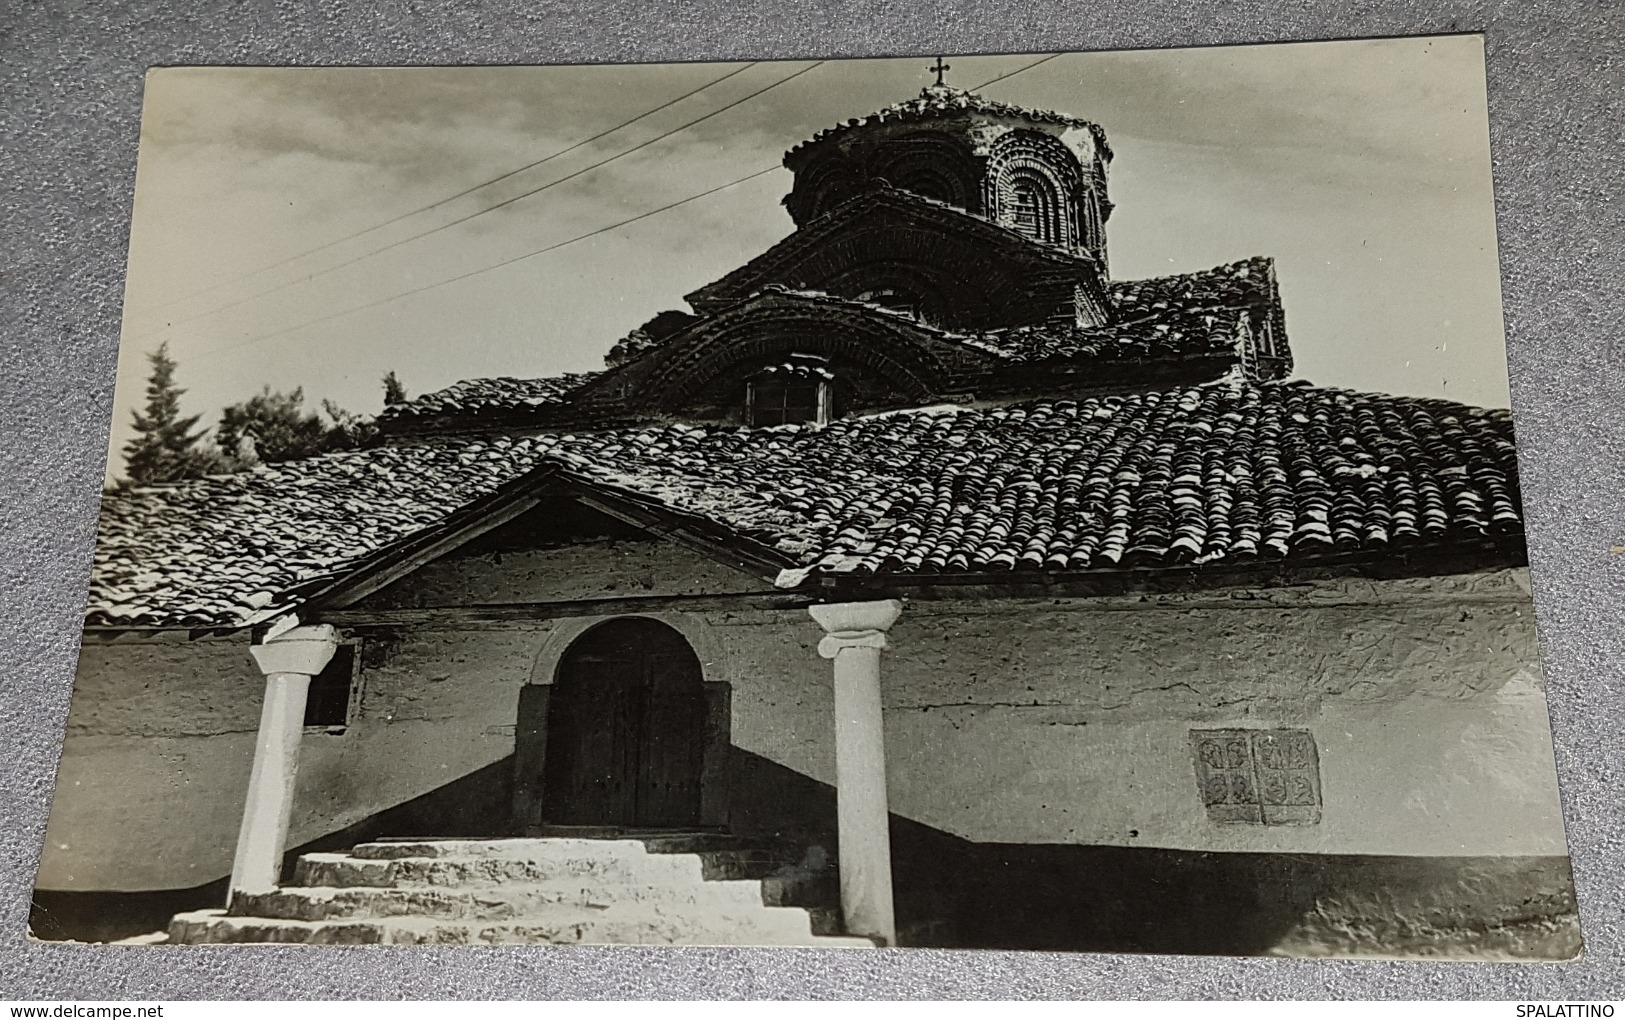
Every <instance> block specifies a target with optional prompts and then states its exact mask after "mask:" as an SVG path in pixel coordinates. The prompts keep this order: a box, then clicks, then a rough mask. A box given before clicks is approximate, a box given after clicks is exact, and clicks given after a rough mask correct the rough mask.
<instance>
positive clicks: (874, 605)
mask: <svg viewBox="0 0 1625 1020" xmlns="http://www.w3.org/2000/svg"><path fill="white" fill-rule="evenodd" d="M807 612H808V613H809V614H811V616H812V618H813V619H814V620H816V621H818V625H819V626H820V627H822V628H824V633H825V635H826V636H825V637H824V639H823V640H822V641H820V642H818V654H819V655H822V656H823V657H824V658H826V659H833V658H834V657H835V655H836V653H838V652H839V651H840V650H841V649H843V648H885V647H886V632H887V631H888V630H890V629H891V626H892V624H894V623H896V622H897V618H898V617H900V616H902V615H903V604H902V603H901V602H899V601H897V600H896V599H883V600H881V601H878V602H832V603H827V604H825V605H819V606H808V607H807Z"/></svg>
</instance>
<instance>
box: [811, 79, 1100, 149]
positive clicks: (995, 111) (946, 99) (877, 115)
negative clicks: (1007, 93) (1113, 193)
mask: <svg viewBox="0 0 1625 1020" xmlns="http://www.w3.org/2000/svg"><path fill="white" fill-rule="evenodd" d="M962 113H980V114H985V115H987V116H991V117H1012V118H1019V119H1022V120H1028V121H1033V122H1036V123H1044V124H1066V125H1069V126H1072V127H1081V128H1087V129H1088V130H1089V131H1090V132H1091V133H1092V134H1093V135H1094V136H1095V142H1096V144H1097V145H1099V147H1100V149H1101V152H1102V154H1103V155H1105V157H1106V158H1107V159H1110V158H1111V149H1110V148H1108V147H1107V145H1106V133H1105V132H1104V131H1102V130H1101V128H1100V126H1099V125H1098V124H1095V123H1093V122H1091V121H1087V120H1084V119H1083V118H1081V117H1074V116H1071V115H1070V114H1065V113H1057V112H1055V111H1054V110H1029V109H1027V108H1026V107H1022V106H1016V105H1015V104H1013V103H1001V102H999V101H998V100H996V99H987V98H985V97H983V96H979V95H977V94H976V93H974V92H968V91H966V90H965V89H958V88H954V87H953V86H952V85H927V86H926V87H925V88H923V89H921V90H920V94H919V95H918V96H915V97H914V98H913V99H906V100H904V101H903V102H900V103H893V104H892V105H890V106H886V107H882V108H881V109H879V110H876V111H875V112H874V113H871V114H869V115H868V116H867V117H854V118H852V119H851V120H849V121H847V122H845V123H844V124H837V125H835V126H834V127H830V128H825V129H824V130H822V131H820V132H818V133H817V134H815V135H813V136H812V137H811V138H809V139H807V140H806V141H805V142H802V143H801V144H799V145H797V146H796V147H795V148H793V149H791V150H790V152H791V153H795V152H798V151H800V150H801V149H803V148H805V147H807V146H809V145H813V144H816V143H818V142H821V141H823V140H824V139H826V138H830V137H832V136H834V135H838V134H841V133H842V132H844V131H850V130H852V129H853V128H857V127H867V126H869V125H872V124H880V123H883V122H885V121H893V120H895V121H915V120H930V119H932V118H935V117H951V116H955V115H957V114H962Z"/></svg>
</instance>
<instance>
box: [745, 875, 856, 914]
mask: <svg viewBox="0 0 1625 1020" xmlns="http://www.w3.org/2000/svg"><path fill="white" fill-rule="evenodd" d="M720 881H725V880H719V882H720ZM751 884H752V885H756V886H759V887H760V889H761V891H762V902H763V903H765V904H766V905H768V906H770V907H839V906H840V904H841V879H840V876H839V875H837V874H836V873H835V872H833V871H820V872H813V873H809V872H805V871H794V872H789V873H787V874H780V875H769V876H767V877H765V878H762V879H758V880H756V881H755V882H752V883H751Z"/></svg>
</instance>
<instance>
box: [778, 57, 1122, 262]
mask: <svg viewBox="0 0 1625 1020" xmlns="http://www.w3.org/2000/svg"><path fill="white" fill-rule="evenodd" d="M1111 158H1112V152H1111V147H1110V146H1109V145H1108V144H1107V142H1106V133H1105V132H1104V131H1103V130H1101V128H1100V126H1099V125H1098V124H1095V123H1093V122H1092V121H1088V120H1084V119H1082V118H1080V117H1074V116H1071V115H1070V114H1064V113H1057V112H1055V111H1053V110H1033V109H1028V108H1026V107H1022V106H1016V105H1014V104H1011V103H1004V102H1000V101H998V100H995V99H988V98H987V97H985V96H981V95H978V94H977V93H975V92H971V91H968V90H966V89H961V88H956V87H954V86H952V85H947V84H942V83H938V84H934V85H927V86H926V87H925V88H923V89H921V90H920V94H919V95H918V96H915V97H914V98H912V99H907V100H904V101H902V102H899V103H894V104H892V105H890V106H887V107H884V108H883V109H880V110H877V111H875V112H874V113H871V114H869V115H868V116H866V117H854V118H853V119H851V120H848V121H847V122H845V123H844V124H837V125H835V126H834V127H830V128H826V129H825V130H823V131H820V132H818V133H817V134H816V135H814V136H813V137H812V138H810V139H808V140H807V141H805V142H802V143H801V144H799V145H797V146H796V147H795V148H793V149H791V150H790V151H789V152H787V153H785V157H784V165H785V166H786V167H787V168H788V169H789V170H790V171H791V172H792V173H794V174H795V177H796V180H795V185H794V187H793V188H792V189H791V191H790V193H789V194H788V195H787V196H785V199H784V204H785V207H786V208H787V209H788V210H789V212H790V216H791V218H792V219H794V220H795V222H796V225H797V226H801V225H804V224H806V223H809V222H811V221H812V220H815V219H817V218H818V217H820V216H823V215H825V214H826V213H829V212H831V211H833V210H834V209H836V208H838V207H839V206H841V205H844V204H845V203H846V202H848V201H851V200H852V199H854V198H857V197H858V196H860V195H863V194H865V193H866V192H869V191H871V190H873V189H874V188H876V187H892V188H897V189H900V190H903V191H907V192H911V193H913V194H915V195H918V196H919V197H921V198H926V199H931V200H933V201H937V202H942V203H945V204H947V205H951V206H954V207H956V208H959V209H962V210H964V211H966V212H968V213H971V214H973V215H976V216H980V217H982V218H984V219H987V220H989V221H991V222H994V223H997V224H999V225H1000V226H1005V227H1009V228H1011V229H1013V230H1016V231H1018V232H1020V233H1022V234H1025V235H1027V236H1028V237H1030V238H1031V239H1032V240H1034V241H1036V242H1039V243H1041V244H1046V245H1051V246H1054V247H1059V248H1064V249H1066V250H1068V251H1072V252H1075V253H1077V254H1081V255H1088V256H1089V257H1091V258H1093V259H1094V260H1095V262H1096V263H1097V265H1099V266H1100V267H1101V268H1102V269H1104V267H1105V262H1106V235H1105V222H1106V218H1107V217H1108V216H1109V215H1110V213H1111V202H1110V201H1109V199H1108V198H1107V195H1106V167H1107V164H1108V163H1109V162H1110V161H1111Z"/></svg>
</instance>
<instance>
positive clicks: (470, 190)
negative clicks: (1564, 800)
mask: <svg viewBox="0 0 1625 1020" xmlns="http://www.w3.org/2000/svg"><path fill="white" fill-rule="evenodd" d="M757 63H759V61H751V62H750V63H748V64H743V65H741V66H739V67H736V68H734V69H733V70H732V71H729V72H728V73H727V74H725V75H723V76H722V77H720V78H713V79H711V80H710V81H708V82H706V83H705V84H704V85H701V86H700V87H699V88H697V89H692V90H690V91H688V92H684V93H683V94H682V95H680V96H678V97H677V98H676V99H670V100H667V101H666V102H664V103H661V104H660V105H659V106H656V107H653V108H652V109H648V110H645V111H643V112H642V113H640V114H638V115H637V116H636V117H633V118H632V119H630V120H623V121H621V122H620V123H619V124H616V125H615V126H614V127H612V128H608V129H607V130H604V131H600V132H598V133H597V134H596V135H593V136H592V137H590V138H583V139H581V140H580V141H579V142H574V143H572V144H570V145H567V146H565V147H564V148H562V149H559V150H557V151H556V152H550V153H548V154H547V155H545V156H543V157H542V158H541V159H536V160H532V161H531V162H529V163H526V164H525V165H524V166H520V167H515V168H514V169H512V170H509V171H508V172H506V173H503V174H499V175H497V176H496V177H492V178H490V179H488V180H484V181H481V182H480V183H478V184H475V185H472V186H470V187H467V188H464V189H463V190H462V191H459V192H457V193H456V194H455V195H447V196H446V197H445V198H442V199H438V200H436V201H433V202H430V203H429V204H428V205H423V206H419V207H418V208H416V209H413V210H410V211H409V212H403V213H400V214H399V215H396V216H392V217H390V218H389V219H387V220H384V221H383V222H381V223H374V224H373V225H372V226H370V227H365V228H363V229H361V230H357V231H354V232H352V233H349V234H345V235H343V236H342V237H335V238H333V239H332V240H331V241H324V242H323V243H321V244H318V245H316V246H315V247H314V248H307V249H305V250H304V251H302V252H298V253H296V254H293V255H289V256H288V257H287V258H284V259H279V260H277V261H276V262H271V263H268V264H266V265H263V266H260V267H259V268H258V269H251V270H249V271H248V272H246V273H239V274H238V275H236V276H233V277H230V278H229V279H225V280H219V281H216V282H215V283H212V284H209V285H208V286H207V287H201V288H199V289H198V290H194V291H190V292H189V293H186V294H182V295H180V296H179V297H175V298H171V299H170V300H168V301H165V302H164V303H163V304H161V305H157V306H156V308H168V307H169V306H170V305H173V304H176V303H178V302H180V301H185V300H188V299H189V298H194V297H198V296H199V295H202V294H207V293H209V292H211V291H215V290H219V289H220V288H221V287H225V286H229V285H230V284H233V283H236V282H238V281H240V280H248V279H252V278H253V277H256V276H259V275H260V274H261V273H268V272H270V271H271V270H273V269H279V268H281V267H282V266H285V265H287V264H288V263H290V262H297V261H299V260H300V259H302V258H308V257H309V256H311V255H315V254H317V253H318V252H323V251H326V250H327V249H329V248H333V247H336V246H337V245H340V244H343V243H344V242H346V241H353V240H355V239H356V238H358V237H365V236H366V235H368V234H371V233H375V232H377V231H379V230H382V229H384V228H385V227H389V226H393V225H395V224H396V223H399V222H401V221H402V220H408V219H411V218H412V217H414V216H418V215H421V214H423V213H426V212H429V211H431V210H434V209H438V208H440V207H441V206H443V205H450V204H451V203H452V202H455V201H457V200H458V199H459V198H465V197H467V196H469V195H472V194H474V192H476V191H483V190H484V189H486V188H489V187H491V186H492V185H494V184H501V183H502V182H503V181H506V180H508V179H509V178H512V177H517V176H519V175H520V174H522V173H524V172H526V171H527V170H534V169H536V168H537V167H539V166H541V165H542V164H544V163H550V162H552V161H553V160H555V159H558V158H559V157H560V156H567V155H569V154H570V153H572V152H574V151H576V150H577V149H579V148H582V147H583V146H587V145H591V144H592V143H593V142H596V141H599V140H600V139H603V138H607V137H609V136H610V135H612V134H614V133H615V132H617V131H620V130H621V129H623V128H628V127H631V126H632V125H633V124H636V123H637V122H638V121H640V120H645V119H647V118H649V117H652V116H654V115H655V114H657V113H659V112H660V111H662V110H666V109H670V108H671V107H673V106H676V105H677V104H678V103H681V102H682V101H683V100H685V99H688V98H690V97H691V96H696V95H699V94H700V93H701V92H704V91H705V90H706V89H708V88H711V87H713V86H715V85H720V84H722V83H723V82H725V81H727V80H728V79H729V78H732V77H733V76H734V75H736V74H742V73H744V72H745V71H748V70H750V69H751V68H753V67H755V66H756V64H757ZM204 314H208V313H204Z"/></svg>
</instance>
